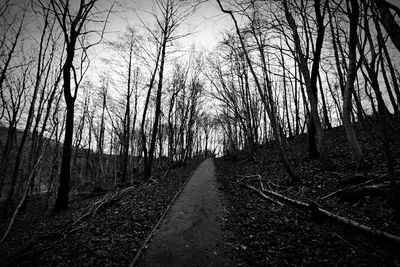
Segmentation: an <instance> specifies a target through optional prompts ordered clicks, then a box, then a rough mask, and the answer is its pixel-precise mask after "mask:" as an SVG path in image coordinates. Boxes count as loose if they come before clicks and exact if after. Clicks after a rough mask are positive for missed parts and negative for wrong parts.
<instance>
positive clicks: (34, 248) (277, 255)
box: [0, 118, 400, 266]
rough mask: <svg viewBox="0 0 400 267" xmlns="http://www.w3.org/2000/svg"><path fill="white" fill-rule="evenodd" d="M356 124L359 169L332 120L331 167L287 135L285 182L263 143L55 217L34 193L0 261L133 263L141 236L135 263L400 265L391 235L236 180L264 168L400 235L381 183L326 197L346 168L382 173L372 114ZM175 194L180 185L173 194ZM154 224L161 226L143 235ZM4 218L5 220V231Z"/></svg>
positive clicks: (266, 178)
mask: <svg viewBox="0 0 400 267" xmlns="http://www.w3.org/2000/svg"><path fill="white" fill-rule="evenodd" d="M399 129H400V122H399V120H398V118H394V120H393V123H392V125H391V130H390V132H389V133H388V135H389V136H391V137H392V138H391V144H390V145H391V146H390V148H391V150H392V156H393V158H392V159H393V161H394V163H395V173H396V174H395V179H397V180H399V173H400V171H399V170H400V161H399V155H400V140H399V138H397V137H396V134H397V133H398V132H399ZM356 132H357V136H358V139H359V141H360V144H361V146H362V150H363V152H364V155H365V159H366V161H367V162H368V165H369V166H370V168H368V169H367V170H365V171H363V172H357V171H356V170H355V168H354V167H353V163H352V162H353V161H352V157H351V154H350V153H349V149H348V146H347V141H346V137H345V134H344V130H343V128H342V127H338V128H335V129H332V130H329V131H327V132H326V139H327V148H328V153H329V157H330V159H331V160H332V162H333V163H334V165H335V166H336V169H334V170H326V169H324V168H323V166H322V165H321V164H320V162H319V161H318V160H314V161H312V160H309V159H308V156H307V136H306V135H301V136H296V137H295V138H294V139H292V140H289V141H288V143H287V146H286V150H287V156H288V159H289V161H290V163H291V164H292V166H293V168H294V170H295V172H296V175H297V176H298V177H299V178H300V182H297V183H295V184H290V185H289V184H288V183H287V181H288V179H287V177H286V175H285V172H284V170H283V168H282V166H281V164H280V161H279V156H278V154H277V148H276V146H275V144H274V143H269V144H266V145H263V146H260V147H259V149H258V151H257V154H256V155H255V157H253V158H250V157H249V156H248V154H247V153H246V152H245V151H238V152H236V154H234V155H233V156H232V155H231V156H229V157H224V158H221V159H215V160H212V159H208V160H206V161H204V162H203V163H202V164H201V165H200V166H199V167H198V169H197V171H196V172H195V173H194V175H193V176H191V174H192V173H193V171H194V170H195V169H196V168H197V166H198V163H199V162H196V161H193V162H191V163H190V164H189V165H188V166H186V167H184V168H180V169H175V170H171V171H159V172H158V173H157V174H156V175H155V176H154V180H151V181H149V182H146V183H143V184H140V185H136V186H132V187H128V188H126V189H114V190H111V191H110V192H108V193H107V194H106V195H104V196H97V197H95V198H93V196H91V197H90V198H83V197H77V198H76V199H75V200H74V201H72V205H71V206H72V207H71V209H70V211H68V212H66V213H63V214H60V215H57V216H55V217H48V216H44V214H43V211H42V210H41V209H40V201H36V202H35V201H32V202H31V204H30V206H29V207H28V211H29V212H26V213H23V214H21V215H20V216H19V217H18V220H17V222H16V225H15V227H14V229H13V231H12V232H11V235H10V237H9V239H8V240H7V241H6V242H5V243H4V244H2V245H1V246H0V259H2V262H0V265H2V266H95V265H97V266H128V265H129V264H130V263H132V260H133V259H134V257H135V255H136V254H137V252H138V251H139V250H140V248H141V247H142V246H144V245H145V247H146V249H145V250H144V254H140V255H141V256H140V257H139V261H137V262H136V263H138V264H139V266H187V265H191V266H196V265H198V266H223V265H227V266H304V265H307V266H321V265H323V266H326V265H328V266H329V265H331V266H332V265H333V266H338V265H339V266H359V265H367V266H376V265H379V266H380V265H388V266H400V255H399V253H398V251H399V247H398V245H393V244H391V243H388V242H386V241H384V240H381V239H376V238H374V237H371V236H369V235H366V234H364V233H361V232H360V231H357V230H356V229H354V228H350V227H348V226H344V225H342V224H339V223H336V222H333V221H330V220H326V219H324V218H313V217H312V216H310V214H309V213H308V212H305V211H303V210H300V209H298V208H296V207H295V206H293V205H289V204H283V205H279V204H277V203H276V202H273V201H269V200H265V199H263V198H261V197H260V195H259V194H258V193H256V192H254V191H253V190H250V189H249V188H247V187H245V186H244V185H243V184H248V185H252V186H258V187H259V186H260V182H259V180H257V179H254V177H255V176H256V177H258V175H259V177H260V178H261V179H262V181H263V184H264V185H265V186H266V187H267V188H268V189H270V190H272V191H275V192H278V193H280V194H282V195H285V196H287V197H290V198H292V199H295V200H299V201H302V202H307V203H310V202H314V203H316V204H317V205H318V206H320V207H322V208H325V209H327V210H329V211H331V212H332V213H335V214H337V215H340V216H345V217H348V218H351V219H354V220H356V221H358V222H360V223H363V224H365V225H368V226H371V227H373V228H375V229H379V230H383V231H386V232H389V233H391V234H394V235H397V236H399V235H400V224H399V221H398V214H397V213H396V212H395V210H394V209H393V205H392V203H391V201H390V191H389V190H388V189H384V190H382V191H381V192H380V193H379V194H377V195H371V196H370V195H367V196H364V197H361V198H356V199H352V200H344V199H341V198H340V197H339V196H338V195H334V196H330V197H327V196H329V194H330V193H332V192H334V191H337V190H338V189H340V188H346V186H348V185H345V184H344V183H343V182H345V181H348V179H350V178H354V177H362V178H363V179H380V180H379V181H380V182H382V181H384V180H385V179H387V160H386V158H385V153H383V152H382V151H383V149H382V135H381V133H382V132H381V131H380V128H379V122H374V121H367V122H365V123H363V124H357V125H356ZM214 163H215V165H216V171H215V173H214ZM189 177H191V178H190V179H189V180H188V178H189ZM186 181H187V183H186V185H185V186H184V187H182V186H183V185H184V184H185V182H186ZM238 181H242V183H239V182H238ZM182 188H183V190H182V191H181V189H182ZM177 192H181V193H180V195H179V197H178V198H177V199H176V201H175V202H174V203H172V202H171V201H172V200H173V199H174V196H175V195H176V194H177ZM35 203H36V204H35ZM38 203H39V204H38ZM169 207H171V208H170V209H169ZM164 214H166V216H165V217H164V219H163V220H161V221H160V218H162V216H163V215H164ZM158 222H161V223H160V226H159V228H158V231H157V232H156V233H155V234H154V235H153V236H152V238H150V242H149V243H148V244H145V240H147V237H148V236H149V234H150V233H151V232H152V230H153V228H154V227H155V226H156V225H157V223H158ZM6 225H7V221H4V220H2V221H0V231H1V232H4V230H5V227H6Z"/></svg>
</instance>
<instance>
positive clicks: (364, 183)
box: [320, 174, 388, 200]
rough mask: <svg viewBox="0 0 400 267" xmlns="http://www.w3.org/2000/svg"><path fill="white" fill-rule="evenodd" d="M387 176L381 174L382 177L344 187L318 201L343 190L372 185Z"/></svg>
mask: <svg viewBox="0 0 400 267" xmlns="http://www.w3.org/2000/svg"><path fill="white" fill-rule="evenodd" d="M387 176H388V174H383V175H381V176H379V177H377V178H373V179H370V180H368V181H365V182H363V183H361V184H356V185H352V186H348V187H345V188H341V189H339V190H336V191H335V192H332V193H330V194H328V195H326V196H324V197H322V198H321V199H320V200H325V199H327V198H329V197H332V196H334V195H336V194H338V193H340V192H343V191H345V190H350V189H353V188H357V187H360V186H363V185H366V184H369V183H372V182H376V181H378V180H380V179H383V178H385V177H387Z"/></svg>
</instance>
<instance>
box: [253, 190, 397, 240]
mask: <svg viewBox="0 0 400 267" xmlns="http://www.w3.org/2000/svg"><path fill="white" fill-rule="evenodd" d="M247 187H248V188H250V189H252V188H251V186H250V187H249V186H247ZM254 189H256V190H255V191H258V190H259V189H257V188H254ZM254 189H252V190H254ZM261 191H262V192H263V193H265V194H264V195H266V194H268V195H270V196H272V197H275V198H278V199H279V200H281V201H283V202H286V203H289V204H292V205H294V206H295V207H297V208H300V209H303V210H306V211H309V212H311V214H312V215H313V216H316V215H317V216H324V217H325V218H328V219H331V220H333V221H336V222H339V223H341V224H343V225H346V226H350V227H352V228H354V229H356V230H358V231H360V232H362V233H365V234H368V235H370V236H373V237H375V238H377V239H380V240H384V241H387V242H389V243H391V244H394V245H396V246H400V237H399V236H396V235H394V234H390V233H388V232H385V231H382V230H378V229H374V228H372V227H370V226H367V225H365V224H362V223H359V222H357V221H355V220H353V219H350V218H347V217H343V216H339V215H336V214H334V213H331V212H329V211H327V210H325V209H323V208H321V207H319V206H318V205H317V204H316V203H314V202H313V203H305V202H301V201H299V200H295V199H292V198H289V197H286V196H284V195H281V194H279V193H276V192H273V191H270V190H265V189H264V190H261ZM260 196H263V195H261V194H260ZM267 199H270V197H268V198H267Z"/></svg>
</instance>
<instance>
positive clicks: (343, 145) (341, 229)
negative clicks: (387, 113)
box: [216, 117, 400, 266]
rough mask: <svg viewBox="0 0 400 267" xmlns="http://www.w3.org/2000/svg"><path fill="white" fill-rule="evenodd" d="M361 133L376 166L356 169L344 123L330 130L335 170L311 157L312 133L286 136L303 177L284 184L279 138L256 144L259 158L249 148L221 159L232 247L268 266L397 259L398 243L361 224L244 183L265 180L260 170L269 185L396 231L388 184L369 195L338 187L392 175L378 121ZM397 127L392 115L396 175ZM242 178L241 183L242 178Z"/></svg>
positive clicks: (248, 261) (252, 262)
mask: <svg viewBox="0 0 400 267" xmlns="http://www.w3.org/2000/svg"><path fill="white" fill-rule="evenodd" d="M355 128H356V132H357V136H358V138H359V139H358V140H359V142H360V145H361V147H362V150H363V152H364V153H365V157H366V160H367V162H368V164H369V165H370V167H371V169H370V170H368V171H367V172H362V173H355V169H354V167H353V165H352V162H353V161H352V158H351V154H350V153H349V149H348V147H347V141H346V137H345V133H344V129H343V127H337V128H334V129H332V130H329V131H326V139H327V145H328V151H329V156H330V158H331V159H332V161H333V162H334V164H335V165H336V169H335V170H331V171H325V170H323V169H322V168H321V166H320V164H319V162H318V161H311V160H308V157H307V136H306V135H301V136H297V137H295V138H294V139H293V140H290V141H289V150H288V155H289V159H290V161H291V163H292V164H293V167H294V170H295V172H296V174H297V175H298V176H299V177H300V179H301V182H299V183H297V184H294V185H287V184H286V180H285V173H284V170H283V168H282V167H281V165H280V163H279V158H278V155H277V151H276V147H275V146H274V145H266V146H262V147H261V148H259V149H258V151H257V155H258V160H257V161H256V162H253V161H249V160H247V158H246V156H245V154H243V153H238V156H237V158H236V157H234V158H233V159H232V157H229V158H228V157H226V158H222V159H219V160H217V161H216V165H217V176H218V177H217V178H218V181H219V183H220V189H221V190H222V191H223V192H224V195H225V199H226V206H227V209H228V214H229V215H228V218H227V220H226V222H225V229H226V230H227V232H229V233H230V234H229V237H228V240H229V243H230V245H231V249H232V250H231V251H232V253H233V254H235V255H237V256H238V257H239V258H240V259H241V260H242V263H243V264H244V265H245V266H265V265H326V264H328V265H352V266H354V265H398V264H400V257H399V254H398V253H397V252H398V247H396V246H393V245H391V244H388V243H387V242H382V240H378V239H376V238H374V237H371V236H368V235H365V234H362V233H360V232H359V231H357V230H355V229H353V228H351V227H348V226H343V225H342V224H338V223H336V222H332V221H330V220H326V219H324V218H317V219H315V218H312V217H310V215H309V214H308V213H307V212H304V211H302V210H299V209H298V208H296V207H294V206H293V205H283V206H280V205H278V204H277V203H275V202H271V201H268V200H266V199H263V198H261V197H260V194H258V193H257V192H255V191H253V190H250V189H249V188H247V187H245V186H243V185H244V184H248V185H252V186H254V187H258V188H259V187H260V182H259V178H258V176H256V175H260V177H261V179H262V182H263V185H264V186H265V187H266V188H267V190H271V191H274V192H277V193H279V194H282V195H284V196H286V197H289V198H292V199H295V200H299V201H302V202H306V203H310V202H315V203H316V204H317V205H318V206H319V207H322V208H324V209H326V210H328V211H330V212H332V213H335V214H337V215H340V216H344V217H348V218H351V219H354V220H356V221H358V222H360V223H363V224H366V225H368V226H371V227H373V228H376V229H378V230H383V231H386V232H388V233H391V234H394V235H397V236H399V235H400V224H399V221H398V218H399V217H398V216H397V217H396V214H395V212H394V210H393V208H392V205H391V201H390V197H389V196H390V189H389V188H388V187H383V188H382V189H381V190H379V191H374V192H371V193H370V194H366V195H360V196H353V195H345V194H339V193H337V194H334V195H331V196H329V194H331V193H332V192H335V191H338V190H339V189H343V188H349V187H351V186H353V187H352V188H354V187H355V188H358V185H357V184H360V183H362V182H365V181H371V180H373V181H372V182H371V183H369V184H367V185H373V184H378V185H380V184H382V183H385V181H387V180H388V177H387V169H386V160H385V156H384V154H383V153H382V143H381V140H382V138H381V134H380V133H381V131H380V129H379V122H377V121H366V122H364V123H362V124H357V125H356V127H355ZM399 130H400V121H399V118H398V117H394V118H393V120H392V128H391V132H390V134H389V135H390V136H392V137H393V138H392V141H393V142H392V144H391V148H392V151H393V155H394V160H395V162H396V167H395V169H396V170H397V171H396V178H397V180H398V181H399V180H400V178H399V173H400V172H399V170H400V165H399V164H400V161H399V155H400V139H399V138H398V137H397V136H396V135H397V133H398V132H399ZM238 179H239V180H240V181H241V182H242V183H238Z"/></svg>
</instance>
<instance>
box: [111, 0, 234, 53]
mask: <svg viewBox="0 0 400 267" xmlns="http://www.w3.org/2000/svg"><path fill="white" fill-rule="evenodd" d="M193 2H195V1H193ZM152 9H153V1H152V0H120V1H119V4H118V5H116V6H115V8H114V10H115V11H116V12H115V14H114V15H112V17H111V18H110V22H109V25H108V27H107V28H108V31H123V30H124V28H126V27H127V26H128V25H129V26H136V27H137V26H139V27H140V25H141V22H140V19H139V17H140V18H141V19H142V20H143V21H145V22H146V23H148V22H149V21H150V18H151V15H149V14H148V12H151V11H152ZM227 24H228V25H230V21H229V19H228V18H227V17H226V16H225V15H224V14H223V13H222V12H221V11H220V10H219V7H218V4H217V2H216V1H215V0H208V1H204V3H201V4H200V5H199V7H198V8H197V10H196V11H195V13H194V14H193V15H191V16H189V17H188V18H187V19H186V20H185V21H184V23H183V24H182V25H181V27H180V32H190V33H193V34H192V35H191V36H189V37H187V38H185V40H182V42H184V43H186V44H188V46H191V45H192V44H195V45H196V47H212V46H215V45H216V44H217V43H218V36H219V35H220V33H221V32H223V31H224V30H226V29H227ZM150 25H151V23H150Z"/></svg>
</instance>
